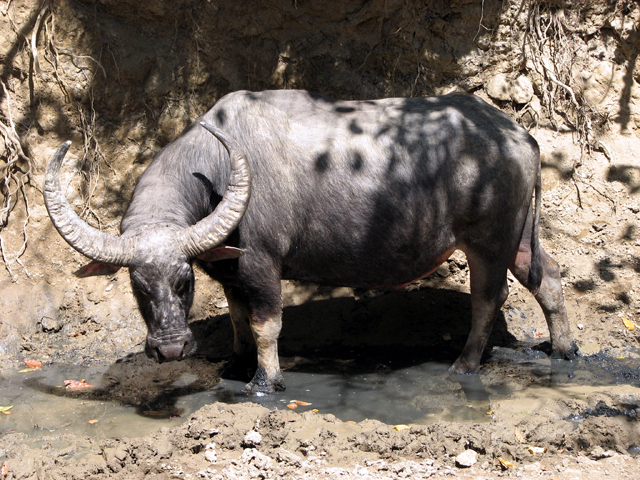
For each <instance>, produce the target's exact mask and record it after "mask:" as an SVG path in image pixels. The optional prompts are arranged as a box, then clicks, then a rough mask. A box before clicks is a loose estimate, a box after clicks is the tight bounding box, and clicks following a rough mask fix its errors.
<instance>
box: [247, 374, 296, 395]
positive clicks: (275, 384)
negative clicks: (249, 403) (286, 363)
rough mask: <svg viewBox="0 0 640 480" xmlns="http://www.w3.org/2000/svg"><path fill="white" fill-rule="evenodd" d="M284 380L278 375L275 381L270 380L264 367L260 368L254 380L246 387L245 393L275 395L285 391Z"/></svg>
mask: <svg viewBox="0 0 640 480" xmlns="http://www.w3.org/2000/svg"><path fill="white" fill-rule="evenodd" d="M285 389H286V387H285V384H284V379H283V378H282V375H278V376H277V377H276V378H275V379H271V380H270V379H268V378H267V372H266V370H265V369H264V367H258V369H257V370H256V374H255V375H254V376H253V379H252V380H251V381H250V382H249V383H247V385H246V386H245V387H244V389H243V390H244V392H245V393H246V394H248V395H256V396H263V395H273V394H274V393H276V392H281V391H283V390H285Z"/></svg>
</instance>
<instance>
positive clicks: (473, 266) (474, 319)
mask: <svg viewBox="0 0 640 480" xmlns="http://www.w3.org/2000/svg"><path fill="white" fill-rule="evenodd" d="M467 260H468V262H469V271H470V275H471V331H470V332H469V336H468V337H467V343H466V344H465V346H464V349H463V350H462V353H461V354H460V356H459V357H458V359H457V360H456V361H455V362H454V364H453V366H452V367H451V368H450V369H449V370H450V371H451V372H454V373H474V372H476V371H477V370H478V366H479V365H480V358H481V357H482V352H483V351H484V348H485V346H486V345H487V341H488V340H489V335H490V334H491V329H492V328H493V322H494V320H495V317H496V314H497V313H498V310H499V309H500V307H501V306H502V304H503V303H504V301H505V300H506V299H507V294H508V293H509V288H508V286H507V268H506V265H504V266H497V265H495V266H492V265H491V264H489V263H488V262H486V261H484V260H483V259H482V258H479V257H476V256H475V255H473V254H469V253H467Z"/></svg>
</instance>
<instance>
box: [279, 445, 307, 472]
mask: <svg viewBox="0 0 640 480" xmlns="http://www.w3.org/2000/svg"><path fill="white" fill-rule="evenodd" d="M276 460H278V462H280V463H286V464H288V465H291V466H292V467H296V468H300V466H302V459H301V458H300V457H299V456H298V455H296V454H295V453H292V452H290V451H289V450H286V449H284V448H280V450H278V453H277V455H276Z"/></svg>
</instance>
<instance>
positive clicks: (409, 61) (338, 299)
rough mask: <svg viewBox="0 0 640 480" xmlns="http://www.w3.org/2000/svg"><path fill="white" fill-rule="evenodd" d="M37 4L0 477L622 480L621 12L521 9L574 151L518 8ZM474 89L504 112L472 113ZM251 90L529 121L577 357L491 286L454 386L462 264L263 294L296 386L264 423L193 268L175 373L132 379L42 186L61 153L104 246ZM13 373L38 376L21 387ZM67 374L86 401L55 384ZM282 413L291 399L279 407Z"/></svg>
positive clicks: (626, 310)
mask: <svg viewBox="0 0 640 480" xmlns="http://www.w3.org/2000/svg"><path fill="white" fill-rule="evenodd" d="M36 3H37V4H36ZM36 3H34V2H29V1H18V0H13V1H9V2H7V1H4V2H3V1H0V32H2V35H0V38H1V39H0V61H1V62H2V69H1V71H0V80H1V81H2V83H3V87H4V88H3V90H2V92H1V94H0V99H1V100H2V101H1V102H0V107H1V110H2V111H1V114H2V115H1V116H2V118H1V119H0V120H1V121H2V123H3V126H5V127H6V128H10V127H11V126H12V125H15V130H16V135H17V136H18V137H19V140H20V142H21V144H22V146H23V148H24V151H25V152H26V155H27V156H28V157H29V159H30V163H27V162H26V161H24V159H23V160H22V161H21V162H16V163H15V164H12V165H19V166H20V168H21V171H22V172H29V173H28V175H27V176H26V177H25V178H26V183H25V186H24V188H23V189H21V187H19V186H17V185H16V184H15V183H11V184H10V186H11V191H12V192H14V193H12V194H11V195H10V198H11V202H10V205H11V206H12V209H9V210H7V209H3V210H2V219H3V222H5V220H6V222H5V223H3V224H2V229H1V230H0V238H1V239H2V243H1V244H0V247H1V250H2V256H3V265H4V269H3V270H2V272H0V288H1V289H2V290H1V291H2V295H1V296H0V312H1V316H0V382H2V387H3V388H2V390H0V406H3V407H6V406H11V405H12V406H13V407H12V408H11V409H10V411H11V413H10V414H8V415H5V414H2V413H0V465H2V466H0V477H2V476H4V478H7V479H36V478H38V479H49V478H51V479H54V478H55V479H58V478H69V479H71V478H94V479H107V478H123V479H124V478H127V479H129V478H146V477H158V478H204V479H207V478H210V479H218V478H221V479H233V478H291V479H294V478H295V479H297V478H335V477H340V478H346V479H351V478H354V479H355V478H374V479H383V478H416V479H420V478H442V477H449V476H457V477H461V478H476V479H479V478H485V479H486V478H498V477H521V478H533V477H542V478H550V479H551V478H559V479H573V478H594V479H598V480H599V479H604V478H621V479H624V478H636V476H637V473H636V472H637V471H639V470H640V459H639V456H638V455H640V427H639V426H638V416H639V415H640V412H639V410H638V408H639V405H640V388H639V387H640V380H639V373H638V371H639V368H638V367H639V364H640V345H639V341H638V338H639V337H638V329H637V328H636V329H635V330H629V329H628V328H627V327H626V326H625V324H624V323H623V319H627V320H630V321H631V322H634V323H635V324H636V325H639V326H640V297H639V293H640V287H639V286H638V275H639V274H640V236H639V233H638V215H639V214H640V200H639V197H638V195H639V194H640V164H639V162H638V159H637V152H638V151H640V133H639V130H638V126H639V125H640V94H639V93H638V92H639V90H638V88H639V87H638V83H639V82H638V74H637V72H638V66H637V63H638V58H639V57H638V52H639V51H640V39H639V38H640V37H639V36H638V23H639V19H640V11H639V10H638V8H637V5H636V4H635V3H634V2H623V1H609V2H575V4H574V5H573V7H575V8H573V7H572V8H566V6H567V5H565V3H566V2H564V3H563V2H537V3H536V5H540V8H541V11H542V14H543V18H552V19H554V21H555V22H556V23H553V24H549V25H551V26H550V27H549V28H555V27H557V26H558V25H566V26H567V28H566V29H563V30H562V32H564V33H563V34H564V35H566V37H564V42H565V45H567V51H568V52H569V54H570V55H569V58H570V59H571V62H572V63H571V65H568V66H567V65H565V67H568V68H569V71H570V73H571V78H569V77H563V78H562V80H563V81H566V82H569V83H570V84H571V85H572V87H573V88H574V89H575V90H574V93H576V94H577V96H578V99H580V100H581V101H582V99H583V98H585V99H587V100H588V103H582V104H581V105H582V106H583V107H584V108H587V109H589V110H590V111H592V112H596V113H597V114H598V115H596V116H594V117H593V118H595V119H598V121H597V122H595V123H594V124H593V125H592V128H593V130H594V136H593V137H592V142H591V143H589V144H588V145H585V144H582V147H581V146H580V143H579V141H578V140H579V135H578V133H579V131H578V130H579V127H580V126H579V125H576V124H574V123H573V119H574V117H573V116H572V114H571V113H572V112H570V108H571V107H570V99H569V98H568V97H567V96H566V95H565V94H566V92H564V90H563V89H562V88H561V87H557V85H556V87H557V88H555V89H552V88H550V87H549V85H547V84H545V83H544V81H542V80H541V78H540V75H539V74H537V73H536V71H535V68H534V67H535V66H534V65H532V64H531V63H530V61H531V57H530V56H529V57H527V58H528V60H529V62H525V61H523V58H524V56H523V55H524V53H526V52H524V53H523V51H522V49H521V47H522V46H527V45H528V44H527V43H526V42H525V41H524V40H523V38H524V37H523V36H522V35H523V32H525V31H526V30H527V29H526V25H527V23H526V22H527V21H528V20H527V19H528V18H529V17H528V13H527V12H528V8H529V6H530V3H529V2H493V1H483V2H480V1H477V2H475V1H471V2H470V1H468V0H460V1H452V2H394V1H372V2H362V1H359V0H353V1H347V2H343V3H342V4H341V5H340V6H339V7H336V6H335V4H333V3H332V4H331V5H330V6H329V5H327V2H322V1H320V2H304V1H294V2H288V1H280V0H273V1H265V2H260V4H259V5H258V4H256V3H254V2H235V1H232V0H228V1H227V0H220V1H212V2H193V1H190V0H182V1H179V2H147V3H144V2H143V3H140V2H132V1H121V2H120V1H119V2H114V1H111V0H100V1H89V0H87V1H70V0H65V1H59V2H58V1H56V2H44V3H40V2H36ZM521 6H522V8H520V7H521ZM49 7H51V8H49ZM578 7H579V8H578ZM544 15H547V16H546V17H544ZM549 15H551V16H549ZM554 25H555V27H554ZM528 46H529V47H530V46H531V45H528ZM34 49H35V52H36V54H37V58H38V60H39V61H38V64H37V66H36V64H35V62H34ZM557 53H558V56H557V59H556V60H557V61H558V62H560V61H563V59H565V60H566V58H567V57H566V55H564V54H565V53H566V52H557ZM529 54H530V51H529ZM561 54H562V55H561ZM558 67H559V69H560V67H562V65H561V64H560V63H558ZM505 75H506V77H505ZM523 75H524V76H526V77H527V78H529V80H530V82H531V83H532V84H533V87H532V91H531V92H530V93H531V94H532V95H533V96H532V97H531V99H530V100H529V101H528V103H526V104H519V103H517V101H516V100H513V99H514V98H515V93H516V92H513V91H510V90H509V88H510V87H509V85H511V84H512V83H513V80H514V79H515V78H516V77H517V78H519V77H520V76H523ZM512 77H513V78H512ZM497 79H502V81H503V82H504V83H503V84H500V83H499V82H498V81H497ZM510 82H511V83H510ZM496 85H497V86H500V85H506V86H507V87H508V88H507V87H505V88H506V89H505V90H504V92H507V93H508V94H509V95H507V96H505V97H504V98H497V96H496V97H493V96H490V94H491V95H496V94H495V93H491V92H493V91H494V90H495V89H494V88H493V87H495V86H496ZM265 88H306V89H310V90H314V91H317V92H319V93H323V94H327V95H333V96H336V97H340V98H345V99H349V98H377V97H384V96H394V95H395V96H410V95H432V94H444V93H447V92H449V91H453V90H463V91H467V92H469V93H474V94H476V95H479V96H482V97H483V98H485V99H487V100H488V101H490V102H493V103H494V104H495V105H496V106H498V107H500V108H503V109H504V110H505V111H507V112H508V113H510V114H511V115H513V116H514V117H516V118H518V119H519V121H521V122H523V123H524V124H525V125H526V126H527V127H528V128H530V130H531V133H532V134H533V135H534V136H535V138H536V139H537V140H538V142H539V144H540V149H541V154H542V162H543V163H542V166H543V171H542V174H543V190H544V192H543V213H542V228H541V232H542V243H543V245H544V248H545V249H546V250H547V252H549V253H550V254H551V255H552V256H553V257H554V258H555V259H556V260H557V261H558V263H559V264H560V266H561V269H562V277H563V286H564V293H565V298H566V303H567V309H568V313H569V318H570V322H571V329H572V333H573V334H574V336H575V338H576V341H577V343H578V345H579V347H580V351H581V352H582V355H583V357H582V358H581V359H578V360H576V361H575V362H572V363H571V362H555V361H552V360H551V359H549V358H548V356H547V354H548V345H547V343H545V342H547V341H548V331H547V328H546V325H545V322H544V318H543V316H542V313H541V311H540V310H539V307H538V306H537V304H536V303H535V301H534V300H533V298H532V297H531V296H530V294H529V293H528V292H527V291H526V290H525V289H524V288H522V287H521V286H520V285H519V284H518V283H517V281H515V279H513V278H511V277H510V278H509V286H510V290H511V291H510V295H509V298H508V299H507V302H506V303H505V305H504V307H503V309H502V311H501V313H500V315H499V317H498V319H497V322H496V325H495V328H494V331H493V334H492V337H491V339H490V345H489V346H488V348H487V351H486V354H485V356H484V358H483V363H482V366H481V369H480V373H479V375H478V376H474V377H463V378H459V377H452V376H450V375H449V374H448V373H447V372H446V366H447V365H450V364H451V363H452V362H453V361H454V360H455V358H456V357H457V355H458V354H459V352H460V350H461V348H462V346H463V344H464V341H465V339H466V335H467V333H468V330H469V318H470V302H469V295H468V283H469V281H468V268H467V265H466V260H465V258H464V256H463V255H459V254H458V253H456V254H454V256H453V257H452V258H451V259H450V260H449V261H448V262H446V263H445V264H444V265H443V266H442V267H441V268H439V269H438V271H437V272H436V273H435V274H433V275H432V276H431V277H429V278H427V279H424V280H421V281H420V282H416V283H414V284H412V285H410V286H409V287H408V288H407V289H405V290H403V291H353V290H352V289H348V288H328V287H324V286H317V285H306V284H299V283H295V282H285V283H284V286H283V287H284V300H285V306H286V308H285V312H284V328H283V333H282V338H281V341H280V344H281V348H280V354H281V362H282V365H283V369H284V375H285V379H290V381H289V380H288V381H289V384H290V389H289V390H288V391H286V392H284V393H283V394H282V395H281V396H278V397H274V398H271V399H259V402H260V403H261V404H257V403H253V402H247V401H246V400H248V399H246V398H244V397H242V395H241V394H240V389H241V386H242V380H241V379H229V378H224V379H223V378H221V372H223V369H224V366H225V364H226V361H227V359H228V356H229V355H230V353H231V348H232V332H231V325H230V321H229V316H228V311H227V306H226V301H225V299H224V296H223V294H222V290H221V288H220V286H219V285H217V284H215V283H213V282H212V281H210V280H208V279H207V278H206V277H205V276H204V275H203V274H202V273H201V272H197V285H196V300H195V304H194V308H193V310H192V314H191V326H192V328H193V330H194V332H195V334H196V336H197V338H198V343H199V349H198V352H197V354H196V355H195V356H193V357H192V358H189V359H187V360H185V361H183V362H178V363H171V364H163V365H157V364H154V363H152V362H151V361H149V360H148V359H146V358H145V357H144V355H143V353H142V351H143V345H144V344H143V342H144V336H145V327H144V324H143V322H142V320H141V318H140V316H139V314H138V312H137V310H136V307H135V302H134V299H133V296H132V294H131V291H130V288H129V283H128V282H129V281H128V275H127V272H126V271H124V270H125V269H123V270H122V271H120V272H118V273H117V274H116V275H113V276H111V277H105V278H91V279H84V280H78V279H76V278H74V277H73V276H72V272H73V271H74V270H76V269H77V268H78V267H80V266H81V265H83V264H84V263H85V262H86V259H84V258H82V256H81V255H79V254H77V253H76V252H74V251H73V250H72V249H71V248H70V247H68V246H67V245H66V244H65V243H64V242H63V241H62V240H61V239H60V237H59V236H58V234H57V232H55V230H54V229H53V227H52V226H51V223H50V221H49V219H48V217H47V214H46V211H45V208H44V206H43V203H42V197H41V192H40V185H41V183H42V173H43V171H44V166H45V165H46V163H47V161H48V159H49V158H50V156H51V154H52V152H53V151H54V149H55V148H56V147H57V146H59V145H60V144H61V143H62V142H64V141H66V140H69V139H71V140H72V141H73V147H72V149H71V152H70V155H69V158H70V162H69V165H67V166H66V167H65V168H66V170H67V171H66V173H65V175H66V176H65V178H64V179H63V182H64V184H65V185H67V191H68V197H69V198H70V200H71V202H72V204H73V205H74V206H75V207H76V208H77V211H78V212H80V213H81V214H82V215H83V218H86V219H87V220H88V221H89V222H90V223H92V224H93V225H94V226H97V227H100V228H102V229H103V230H105V231H108V232H110V233H117V228H118V222H119V218H120V216H121V214H122V212H123V211H124V208H125V207H126V201H127V199H128V198H129V195H130V193H131V190H132V188H133V185H134V184H135V180H136V179H137V178H138V176H139V175H140V173H141V171H142V170H143V169H144V168H145V167H146V165H147V164H148V162H149V161H150V159H151V158H152V157H153V155H154V154H155V153H156V152H157V151H158V150H159V149H160V148H161V147H162V146H164V145H165V144H166V143H167V142H169V141H171V140H172V139H173V138H175V136H176V135H177V134H178V133H179V132H180V131H181V130H182V128H184V126H185V125H186V124H188V122H190V121H191V120H192V119H193V118H195V117H196V116H197V115H199V114H201V113H202V112H204V111H206V110H207V109H208V108H210V107H211V105H212V104H213V103H214V102H215V101H216V100H217V99H218V98H220V97H221V96H222V95H224V94H225V93H227V92H230V91H233V90H239V89H254V90H259V89H265ZM498 90H500V89H498ZM504 92H503V93H504ZM563 92H564V93H563ZM518 93H522V92H518ZM525 93H526V92H525ZM549 97H551V98H552V99H553V102H554V103H553V108H551V109H550V110H551V113H550V118H549V117H548V115H549V112H548V111H546V107H544V108H543V107H541V105H540V101H541V99H544V98H547V99H548V98H549ZM563 98H564V100H565V101H564V102H562V101H561V100H562V99H563ZM567 105H569V107H567ZM12 122H13V123H12ZM580 128H582V127H580ZM3 132H4V130H3ZM596 133H597V135H596ZM7 138H8V137H7ZM5 140H6V138H5ZM5 145H6V142H5ZM9 150H10V149H9V147H5V150H0V157H1V158H2V160H3V161H8V160H7V159H9V158H10V157H9V153H8V152H9ZM12 168H13V167H12ZM8 171H9V170H7V169H3V175H4V174H5V173H6V172H8ZM12 172H14V174H15V175H18V173H19V172H18V171H16V170H15V169H14V170H12ZM20 192H24V195H22V196H21V195H20ZM2 193H3V198H7V196H6V192H5V190H3V191H2ZM23 244H25V245H26V246H25V247H24V249H23V248H22V246H23ZM34 358H35V359H39V360H40V361H42V362H43V364H44V367H43V369H42V370H35V371H31V372H23V373H20V372H19V371H20V370H22V369H24V368H25V366H24V364H23V361H24V360H25V359H34ZM66 377H73V378H74V379H76V380H81V379H86V380H87V382H89V383H92V384H95V385H96V388H95V389H92V390H90V391H83V392H69V391H67V390H65V389H64V388H63V387H62V385H63V381H64V380H65V379H67V378H66ZM305 382H306V383H308V385H305ZM421 387H422V388H421ZM307 390H308V391H307ZM338 390H340V391H341V394H342V397H340V399H338V398H337V395H338V394H337V393H336V392H337V391H338ZM293 399H297V400H302V401H307V402H311V403H312V405H308V406H304V405H299V406H298V408H296V409H295V410H292V409H290V408H289V407H288V406H287V405H288V403H290V401H291V400H293ZM314 409H317V410H318V411H317V412H315V411H313V410H314ZM93 420H98V421H97V422H93ZM381 420H384V422H383V421H381ZM90 421H92V423H89V422H90ZM352 422H355V423H352ZM402 424H405V425H406V427H407V428H405V427H402V426H400V425H402ZM394 427H395V428H394ZM533 447H535V448H538V449H544V451H543V452H542V453H539V452H541V450H535V449H534V448H533ZM469 450H471V451H472V452H475V453H469ZM464 452H467V456H468V457H471V461H469V460H464V459H462V458H459V457H458V456H459V455H460V454H462V453H464ZM474 460H475V463H473V461H474ZM5 462H6V463H5ZM470 463H473V465H471V466H470V467H464V466H463V464H465V465H469V464H470ZM5 465H6V467H5Z"/></svg>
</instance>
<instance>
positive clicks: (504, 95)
mask: <svg viewBox="0 0 640 480" xmlns="http://www.w3.org/2000/svg"><path fill="white" fill-rule="evenodd" d="M484 88H485V90H486V91H487V95H489V96H490V97H491V98H493V99H494V100H501V101H508V100H511V94H510V93H509V92H510V90H511V85H510V84H509V80H508V79H507V76H506V75H505V74H504V73H499V74H498V75H495V76H493V77H491V78H490V79H489V80H488V81H487V83H486V84H485V87H484Z"/></svg>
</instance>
